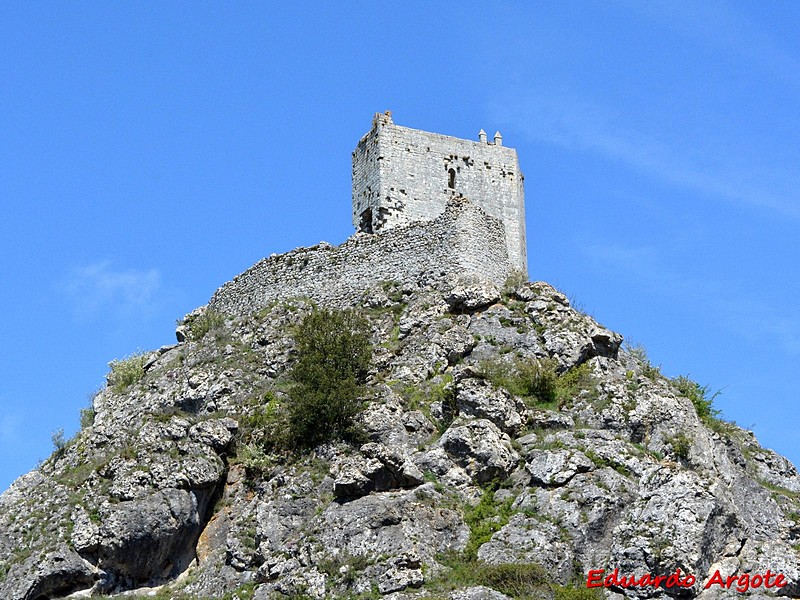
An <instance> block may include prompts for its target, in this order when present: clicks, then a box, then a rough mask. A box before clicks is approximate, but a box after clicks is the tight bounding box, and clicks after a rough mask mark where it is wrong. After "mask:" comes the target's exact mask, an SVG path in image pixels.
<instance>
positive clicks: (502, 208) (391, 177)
mask: <svg viewBox="0 0 800 600" xmlns="http://www.w3.org/2000/svg"><path fill="white" fill-rule="evenodd" d="M451 169H452V171H453V175H454V189H451V188H450V187H449V184H450V177H451V175H450V170H451ZM454 193H458V194H462V195H464V196H466V197H467V198H469V199H470V200H472V201H473V202H474V203H476V204H477V205H478V206H480V207H481V208H482V209H483V210H484V211H486V212H487V213H488V214H490V215H492V216H494V217H497V218H498V219H500V220H501V221H502V222H503V224H504V226H505V229H506V238H507V250H508V255H509V259H510V261H511V265H512V266H513V267H514V268H517V269H519V270H521V271H523V272H524V273H527V249H526V241H525V200H524V189H523V176H522V173H521V172H520V170H519V161H518V159H517V153H516V151H515V150H514V149H513V148H507V147H504V146H500V145H496V144H491V143H487V142H473V141H470V140H463V139H459V138H454V137H449V136H445V135H440V134H437V133H429V132H426V131H419V130H417V129H410V128H408V127H401V126H398V125H395V124H393V123H392V121H391V118H390V117H389V116H387V115H376V118H375V120H374V122H373V128H372V129H371V130H370V132H369V133H367V135H365V136H364V137H363V138H362V139H361V141H360V142H359V143H358V146H357V147H356V150H355V152H353V225H354V226H355V227H356V229H357V230H358V229H360V228H362V230H363V225H364V215H365V214H366V215H368V217H371V221H370V224H371V229H372V230H374V231H381V230H385V229H391V228H392V227H398V226H402V225H405V224H407V223H409V222H413V221H422V220H431V219H434V218H436V217H437V216H438V215H440V214H441V213H442V211H443V210H444V206H445V204H446V202H447V200H448V198H449V197H451V196H452V195H453V194H454ZM365 211H366V212H365Z"/></svg>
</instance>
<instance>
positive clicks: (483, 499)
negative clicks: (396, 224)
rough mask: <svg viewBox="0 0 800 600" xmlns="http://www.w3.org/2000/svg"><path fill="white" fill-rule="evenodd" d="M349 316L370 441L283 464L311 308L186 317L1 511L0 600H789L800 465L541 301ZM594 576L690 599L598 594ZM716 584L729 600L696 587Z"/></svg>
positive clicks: (480, 285) (442, 294)
mask: <svg viewBox="0 0 800 600" xmlns="http://www.w3.org/2000/svg"><path fill="white" fill-rule="evenodd" d="M351 304H352V305H353V306H355V307H357V308H358V309H359V310H360V311H361V312H362V313H363V315H364V316H365V318H366V319H367V321H368V323H369V330H370V332H371V348H372V357H371V362H370V370H369V373H368V376H367V378H366V386H365V387H364V388H363V410H362V411H361V412H360V413H359V414H358V416H357V424H358V426H359V428H360V430H361V432H362V435H363V437H362V439H360V440H358V441H355V440H356V439H357V438H350V441H343V440H333V441H330V442H327V443H324V444H322V445H319V446H317V447H315V448H312V449H306V450H300V449H288V448H284V447H281V445H280V444H279V443H277V442H278V441H279V440H281V439H283V438H282V435H283V434H284V432H283V431H281V430H280V429H281V426H282V425H281V424H282V423H283V421H282V420H281V419H282V414H283V413H284V412H285V410H286V405H287V402H289V394H288V390H290V389H291V385H292V381H291V368H292V365H293V364H294V361H295V360H296V356H297V351H296V339H295V334H296V330H297V329H296V325H297V324H298V323H299V322H301V321H302V319H303V318H304V317H305V316H306V315H308V314H309V313H311V312H312V311H313V310H314V307H313V303H312V302H310V301H309V300H308V299H303V298H286V299H282V300H281V299H279V300H274V301H271V302H270V303H268V304H267V305H266V306H263V307H260V308H259V309H258V310H257V311H255V312H251V313H247V314H245V313H242V314H227V315H226V314H225V313H224V312H223V311H218V310H214V309H213V308H206V309H200V310H198V311H195V312H194V313H192V314H191V315H189V317H188V318H187V319H186V321H185V323H184V324H183V325H181V326H180V327H179V331H178V337H179V340H181V341H180V342H179V343H178V344H176V345H174V346H169V347H164V348H160V349H159V350H157V351H154V352H149V353H145V354H142V355H137V356H132V357H130V358H128V359H126V360H124V361H116V362H114V363H112V365H111V367H112V369H111V372H110V374H109V378H108V385H107V386H106V387H105V388H104V389H103V390H102V391H101V392H99V393H98V394H97V396H96V397H95V398H94V401H93V408H92V409H91V410H87V411H86V412H85V413H84V415H83V419H82V421H83V428H82V430H81V431H80V432H79V433H78V434H77V435H76V437H75V438H74V439H72V440H70V441H69V442H65V443H63V444H60V447H59V448H58V449H57V450H56V452H55V453H54V454H53V455H52V456H51V457H50V458H49V459H47V460H46V461H45V462H44V463H43V464H42V465H41V467H40V468H38V469H36V470H35V471H33V472H31V473H29V474H27V475H25V476H23V477H21V478H20V479H18V480H17V481H16V482H15V483H14V484H13V485H12V487H11V488H10V489H9V490H8V491H7V492H6V493H4V494H3V495H2V496H0V597H2V598H5V599H9V600H43V599H53V598H62V597H67V596H70V595H72V596H70V597H84V596H89V595H91V594H97V595H117V594H122V593H132V594H137V595H140V596H141V597H147V596H153V595H156V597H157V598H176V599H179V598H228V599H233V598H259V599H266V598H273V597H276V598H337V597H339V598H358V597H361V598H379V597H388V598H396V599H402V598H407V599H411V598H423V597H424V598H453V599H479V598H491V599H500V598H506V597H518V598H553V597H555V598H558V599H559V600H566V599H573V598H574V599H578V598H581V599H582V598H587V597H593V596H597V595H598V593H599V592H598V590H600V589H602V591H603V593H604V594H606V595H607V597H609V598H612V597H621V595H623V594H624V595H628V596H640V597H655V596H663V595H664V594H665V593H667V594H669V595H672V596H681V597H695V596H698V597H700V598H703V599H705V598H716V597H719V596H724V595H738V594H739V592H737V591H736V589H735V587H736V586H737V584H738V585H740V586H741V583H742V582H743V580H742V579H740V578H739V575H740V574H745V573H747V574H749V575H750V576H752V578H753V581H752V583H753V587H752V588H750V589H749V590H748V593H750V592H754V593H756V594H764V593H769V594H773V593H778V594H782V595H787V596H791V597H797V596H800V558H799V557H798V549H799V548H800V477H798V474H797V471H796V470H795V468H794V467H793V466H792V465H791V464H790V463H789V461H787V460H786V459H784V458H783V457H781V456H779V455H777V454H775V453H774V452H772V451H769V450H765V449H763V448H761V447H760V446H759V444H758V443H757V441H756V440H755V438H754V436H753V435H752V433H751V432H749V431H745V430H743V429H740V428H738V427H736V426H735V425H733V424H730V423H726V422H724V421H721V420H719V419H717V418H716V417H715V416H714V412H713V409H712V407H711V406H710V399H709V398H708V397H707V394H706V390H705V389H704V388H703V387H701V386H698V385H697V384H695V383H694V382H692V381H690V380H688V379H686V378H678V379H675V380H670V379H668V378H665V377H664V376H662V375H661V373H660V372H659V370H658V368H656V367H654V366H653V365H651V364H650V362H649V361H648V359H647V357H646V355H645V354H644V352H642V351H641V350H639V349H627V350H623V349H621V343H622V337H621V336H620V335H618V334H617V333H614V332H611V331H609V330H607V329H605V328H604V327H602V326H601V325H599V324H598V323H596V322H595V321H594V319H592V318H591V317H590V316H587V315H586V314H583V313H582V312H580V311H578V310H575V309H574V308H572V307H571V306H570V304H569V302H568V300H567V298H566V297H565V296H564V295H563V294H561V293H559V292H558V291H556V290H555V289H553V288H552V287H551V286H549V285H547V284H545V283H527V282H522V281H516V282H514V281H509V283H508V284H507V285H506V287H505V288H503V287H502V286H498V285H496V284H495V283H492V282H491V281H488V280H481V279H480V278H477V277H469V278H461V279H457V278H452V277H451V278H449V279H442V280H440V281H437V283H436V285H427V284H425V283H424V282H423V283H416V284H415V283H398V282H394V281H382V282H379V283H376V284H374V285H371V287H369V289H367V290H366V291H365V293H364V294H363V295H362V296H361V297H360V299H359V300H358V301H354V302H351ZM598 569H604V570H605V571H604V573H603V574H602V575H600V577H601V578H602V577H605V576H606V575H608V574H610V573H612V572H613V571H614V569H618V573H619V576H620V577H623V576H625V575H633V574H635V575H636V576H637V578H638V577H641V576H644V575H646V574H652V575H654V576H658V575H665V576H666V575H670V574H672V573H674V572H675V570H676V569H680V570H681V573H682V574H683V575H682V576H685V575H686V574H691V575H693V576H694V578H696V583H694V584H693V585H688V586H685V587H675V586H671V587H669V588H667V587H666V585H665V583H664V582H660V583H659V586H658V587H653V586H642V587H629V588H626V587H624V585H625V583H624V582H620V581H616V582H611V584H610V587H608V588H592V589H589V588H587V587H586V581H587V577H588V576H589V573H590V571H593V570H598ZM767 570H770V571H771V572H772V573H773V574H780V575H782V576H783V578H784V580H785V582H786V583H787V584H786V585H785V586H782V587H772V588H771V589H769V590H767V589H765V587H764V585H760V586H756V585H755V575H757V574H760V575H762V577H763V574H765V573H766V572H767ZM717 572H719V575H720V577H723V578H727V577H728V576H729V575H735V576H737V580H736V582H735V583H734V585H733V586H732V587H731V589H727V588H725V587H723V586H721V585H714V586H712V587H710V588H709V589H704V582H706V581H707V580H708V579H709V578H710V577H712V576H713V575H714V574H715V573H717ZM773 583H774V579H773ZM598 597H599V596H598Z"/></svg>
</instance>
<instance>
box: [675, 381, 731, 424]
mask: <svg viewBox="0 0 800 600" xmlns="http://www.w3.org/2000/svg"><path fill="white" fill-rule="evenodd" d="M672 385H673V386H674V387H675V389H676V390H677V391H678V393H679V394H680V395H681V396H684V397H685V398H688V399H689V400H691V401H692V404H694V409H695V411H697V416H698V417H700V418H701V419H703V420H704V421H705V420H708V419H712V418H716V417H718V416H719V414H720V411H718V410H716V409H715V408H714V399H715V398H716V397H717V396H719V395H720V394H721V393H722V391H721V390H718V391H716V392H714V393H713V394H712V395H711V397H709V396H708V386H707V385H700V384H699V383H697V382H696V381H693V380H692V379H689V377H688V376H686V375H679V376H678V377H676V378H675V379H673V380H672Z"/></svg>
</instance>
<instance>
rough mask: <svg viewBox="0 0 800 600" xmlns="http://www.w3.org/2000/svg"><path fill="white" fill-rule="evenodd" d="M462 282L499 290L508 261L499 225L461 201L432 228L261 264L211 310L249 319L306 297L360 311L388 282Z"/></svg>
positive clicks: (218, 296) (301, 251)
mask: <svg viewBox="0 0 800 600" xmlns="http://www.w3.org/2000/svg"><path fill="white" fill-rule="evenodd" d="M463 275H477V276H480V277H483V278H486V279H489V280H491V281H493V282H495V283H496V284H498V285H502V284H503V283H504V282H505V280H506V278H507V277H508V275H509V261H508V255H507V252H506V242H505V231H504V229H503V226H502V223H501V222H500V221H499V220H498V219H495V218H492V217H490V216H488V215H487V214H486V213H485V212H484V211H482V210H481V209H480V208H478V207H477V206H475V205H474V204H473V203H471V202H469V201H468V200H467V199H465V198H458V197H456V198H452V199H451V200H450V201H449V202H448V204H447V207H446V210H445V211H444V212H443V213H442V214H441V215H439V216H438V217H437V218H436V219H434V220H433V221H427V222H418V223H412V224H409V225H407V226H404V227H396V228H394V229H391V230H388V231H385V232H382V233H380V234H374V235H370V234H363V233H356V234H355V235H354V236H352V237H351V238H350V239H348V240H347V241H346V242H344V243H343V244H342V245H341V246H336V247H334V246H331V245H330V244H326V243H324V242H323V243H320V244H318V245H317V246H312V247H310V248H298V249H296V250H292V251H291V252H287V253H286V254H280V255H273V256H270V257H269V258H265V259H262V260H260V261H259V262H257V263H256V264H255V265H253V266H252V267H251V268H250V269H248V270H247V271H245V272H244V273H242V274H240V275H238V276H236V277H235V278H234V279H233V280H232V281H230V282H228V283H226V284H225V285H223V286H222V287H221V288H219V289H218V290H217V291H216V292H215V293H214V295H213V297H212V298H211V300H210V302H209V308H210V309H212V310H216V311H219V312H222V313H226V314H248V313H251V312H255V311H257V310H259V309H261V308H264V307H266V306H268V305H269V304H270V303H272V302H273V301H275V300H286V299H289V298H293V297H301V296H302V297H309V298H311V299H312V300H314V301H315V302H317V303H318V304H319V305H321V306H329V307H344V306H348V305H353V304H357V303H358V302H359V301H360V300H361V299H362V297H363V295H364V293H365V292H366V291H367V290H369V289H370V288H372V287H374V286H376V285H377V284H380V283H381V282H383V281H399V282H401V283H403V284H411V285H419V286H426V285H431V286H436V285H437V284H439V283H441V282H444V281H445V280H447V279H450V278H453V277H455V276H463Z"/></svg>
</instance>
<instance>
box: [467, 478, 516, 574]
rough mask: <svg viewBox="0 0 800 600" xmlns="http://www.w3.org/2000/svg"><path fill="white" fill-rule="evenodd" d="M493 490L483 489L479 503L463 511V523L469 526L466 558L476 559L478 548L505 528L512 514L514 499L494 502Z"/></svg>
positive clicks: (490, 488)
mask: <svg viewBox="0 0 800 600" xmlns="http://www.w3.org/2000/svg"><path fill="white" fill-rule="evenodd" d="M495 489H496V486H490V487H489V488H487V489H485V490H484V491H483V495H482V496H481V500H480V502H478V504H477V505H476V506H469V507H467V508H466V510H464V522H465V523H466V524H467V525H468V526H469V540H468V541H467V546H466V548H465V549H464V555H465V556H466V557H467V558H471V559H474V558H476V557H477V556H478V548H480V547H481V546H482V545H483V544H485V543H486V542H488V541H489V540H490V539H491V537H492V536H493V535H494V534H495V532H497V531H499V530H500V529H501V528H502V527H503V526H505V525H506V524H507V523H508V519H509V517H510V516H511V514H512V513H513V511H512V510H511V504H512V503H513V501H514V499H513V498H509V499H507V500H505V501H504V502H496V501H495V499H494V494H495Z"/></svg>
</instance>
